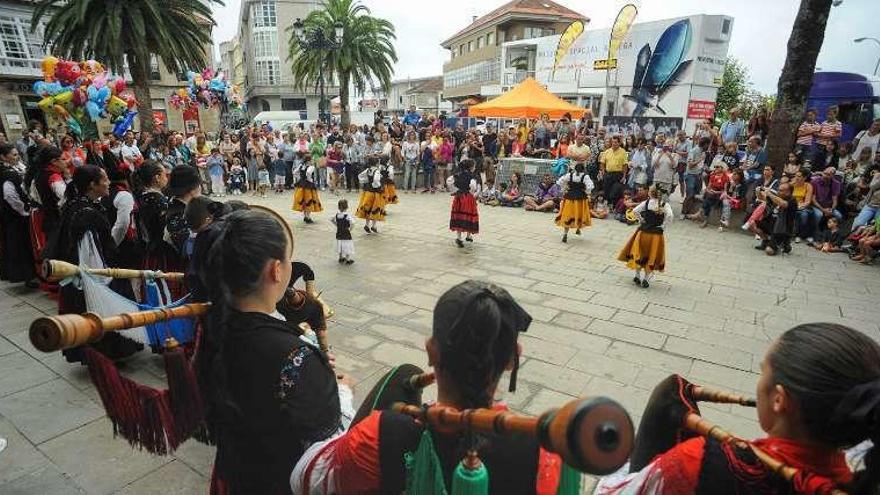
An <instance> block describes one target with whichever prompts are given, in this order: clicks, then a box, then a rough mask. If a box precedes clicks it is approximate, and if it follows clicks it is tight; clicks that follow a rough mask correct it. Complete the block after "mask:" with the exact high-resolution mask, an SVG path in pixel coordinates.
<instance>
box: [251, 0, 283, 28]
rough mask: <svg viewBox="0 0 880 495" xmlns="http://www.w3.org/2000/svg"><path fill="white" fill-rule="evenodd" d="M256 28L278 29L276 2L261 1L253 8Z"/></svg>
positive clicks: (269, 0) (271, 0) (270, 0)
mask: <svg viewBox="0 0 880 495" xmlns="http://www.w3.org/2000/svg"><path fill="white" fill-rule="evenodd" d="M251 8H252V16H253V20H254V27H256V28H260V27H277V26H278V19H277V17H276V15H275V0H260V2H257V3H255V4H253V5H252V6H251Z"/></svg>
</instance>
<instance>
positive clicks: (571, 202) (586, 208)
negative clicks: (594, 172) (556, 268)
mask: <svg viewBox="0 0 880 495" xmlns="http://www.w3.org/2000/svg"><path fill="white" fill-rule="evenodd" d="M556 184H558V185H559V187H561V188H563V189H565V185H566V184H568V188H567V189H566V191H565V195H564V196H562V204H561V205H559V214H558V215H556V225H557V226H558V227H562V228H563V229H565V232H564V233H563V234H562V242H568V231H569V229H571V228H574V229H575V231H574V233H575V234H576V235H581V227H589V226H590V191H592V190H593V181H592V179H590V176H589V175H587V173H586V172H584V164H583V163H578V164H577V165H575V166H574V169H573V170H571V171H570V172H568V173H567V174H563V175H562V177H560V178H559V180H558V181H557V182H556Z"/></svg>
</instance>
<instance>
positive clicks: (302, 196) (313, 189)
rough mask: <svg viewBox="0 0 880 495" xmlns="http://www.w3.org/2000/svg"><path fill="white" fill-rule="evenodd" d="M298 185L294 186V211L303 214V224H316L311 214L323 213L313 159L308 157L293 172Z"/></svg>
mask: <svg viewBox="0 0 880 495" xmlns="http://www.w3.org/2000/svg"><path fill="white" fill-rule="evenodd" d="M293 176H294V178H296V179H297V180H296V183H295V184H294V185H293V211H301V212H302V213H303V222H305V223H315V221H314V220H312V217H311V214H312V213H313V212H314V213H318V212H321V211H323V208H322V207H321V198H320V197H319V196H318V187H317V185H316V184H315V178H316V177H315V166H314V165H312V157H310V156H308V155H306V156H305V157H304V158H303V160H302V162H300V164H299V165H297V166H296V168H294V170H293Z"/></svg>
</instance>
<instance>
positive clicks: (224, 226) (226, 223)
mask: <svg viewBox="0 0 880 495" xmlns="http://www.w3.org/2000/svg"><path fill="white" fill-rule="evenodd" d="M212 228H217V229H218V234H217V236H216V238H215V239H214V241H213V243H212V244H211V246H210V247H209V248H208V251H207V252H208V255H207V260H206V262H205V263H204V264H202V265H201V266H200V271H199V273H198V277H199V280H200V281H201V283H202V285H203V286H204V287H206V288H207V289H208V294H207V295H208V299H209V300H210V301H211V302H212V305H211V309H210V310H209V312H208V314H207V316H206V317H205V319H204V323H205V325H204V331H203V332H202V335H201V338H200V341H199V352H198V354H197V362H196V371H197V373H198V379H199V386H200V389H201V390H202V393H203V395H204V398H203V399H204V402H205V404H206V417H207V422H208V426H209V428H210V430H211V433H212V435H215V434H216V426H217V424H218V422H230V421H235V418H236V416H237V415H238V414H239V412H240V411H239V410H238V408H237V407H236V405H235V404H233V403H232V402H231V400H230V399H229V394H228V392H227V390H226V372H225V367H224V365H223V340H224V336H225V333H224V331H225V328H226V321H227V316H228V314H229V305H230V304H232V301H233V299H234V298H236V297H241V296H244V295H247V294H251V293H253V292H254V291H256V290H257V289H258V288H259V286H260V283H261V279H262V273H263V269H264V267H265V266H266V263H268V262H270V261H272V260H280V261H282V262H287V259H286V258H287V256H288V255H287V244H288V240H287V234H286V232H285V230H284V227H282V226H281V224H280V223H278V220H276V219H275V218H273V217H272V216H270V215H269V214H267V213H263V212H259V211H253V210H240V211H235V212H233V213H230V214H229V215H227V216H225V217H224V218H223V220H222V221H221V222H219V223H218V224H217V225H216V226H212Z"/></svg>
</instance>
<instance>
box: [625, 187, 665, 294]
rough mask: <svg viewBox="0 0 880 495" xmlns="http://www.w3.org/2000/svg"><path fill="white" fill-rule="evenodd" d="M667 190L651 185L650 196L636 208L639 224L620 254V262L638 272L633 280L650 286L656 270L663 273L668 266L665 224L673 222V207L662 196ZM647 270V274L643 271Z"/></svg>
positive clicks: (645, 286) (644, 285) (643, 285)
mask: <svg viewBox="0 0 880 495" xmlns="http://www.w3.org/2000/svg"><path fill="white" fill-rule="evenodd" d="M665 194H666V193H665V192H664V191H662V190H661V189H660V188H658V187H657V186H656V185H655V186H651V190H650V193H649V197H648V199H647V200H646V201H643V202H641V203H639V204H638V206H636V207H635V208H633V212H634V213H635V214H636V216H637V217H638V219H639V227H638V228H637V229H636V231H635V232H633V235H632V237H630V238H629V241H628V242H627V243H626V245H625V246H624V247H623V249H622V250H621V251H620V254H618V255H617V259H618V260H619V261H623V262H625V263H626V265H627V266H628V267H630V268H632V269H633V270H635V271H636V274H635V277H633V282H635V283H636V284H638V285H641V286H642V287H644V288H648V286H649V285H650V282H651V279H652V278H653V277H654V271H655V270H656V271H660V272H662V271H663V269H664V268H665V265H666V239H665V238H664V236H663V228H664V226H665V225H666V224H667V223H669V222H670V221H672V217H673V213H672V207H671V206H669V203H667V202H666V201H665V200H664V199H663V198H664V196H665ZM643 270H644V274H643V273H642V271H643Z"/></svg>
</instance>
